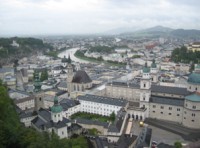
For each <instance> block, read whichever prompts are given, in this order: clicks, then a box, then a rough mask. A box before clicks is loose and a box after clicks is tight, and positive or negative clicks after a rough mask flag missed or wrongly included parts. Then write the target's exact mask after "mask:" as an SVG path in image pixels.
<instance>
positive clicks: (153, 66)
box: [151, 59, 157, 68]
mask: <svg viewBox="0 0 200 148" xmlns="http://www.w3.org/2000/svg"><path fill="white" fill-rule="evenodd" d="M156 67H157V65H156V62H155V59H153V60H152V63H151V68H156Z"/></svg>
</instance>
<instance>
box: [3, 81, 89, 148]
mask: <svg viewBox="0 0 200 148" xmlns="http://www.w3.org/2000/svg"><path fill="white" fill-rule="evenodd" d="M0 141H1V142H0V147H20V148H27V147H28V148H54V147H64V148H87V147H88V143H87V140H86V139H85V138H84V137H83V136H79V137H78V138H74V139H59V137H58V136H57V135H56V134H54V133H53V134H49V133H47V132H38V131H36V130H35V129H32V128H25V127H24V126H23V125H22V124H21V123H20V121H19V117H18V115H17V113H16V111H15V106H14V104H13V101H12V100H11V99H10V98H9V96H8V94H7V88H6V87H5V86H3V84H2V83H1V82H0Z"/></svg>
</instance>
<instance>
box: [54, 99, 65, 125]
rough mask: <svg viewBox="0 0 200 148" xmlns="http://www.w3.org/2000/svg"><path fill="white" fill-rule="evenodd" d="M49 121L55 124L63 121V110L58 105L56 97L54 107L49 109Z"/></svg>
mask: <svg viewBox="0 0 200 148" xmlns="http://www.w3.org/2000/svg"><path fill="white" fill-rule="evenodd" d="M51 120H52V121H53V122H55V123H57V122H58V121H62V120H63V108H62V106H61V105H60V104H59V103H58V97H57V96H55V98H54V105H53V106H52V107H51Z"/></svg>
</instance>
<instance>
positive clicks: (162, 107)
mask: <svg viewBox="0 0 200 148" xmlns="http://www.w3.org/2000/svg"><path fill="white" fill-rule="evenodd" d="M153 108H156V105H153ZM160 109H164V106H160ZM169 110H172V107H169ZM177 111H181V109H180V108H177Z"/></svg>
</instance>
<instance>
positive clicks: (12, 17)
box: [0, 0, 200, 36]
mask: <svg viewBox="0 0 200 148" xmlns="http://www.w3.org/2000/svg"><path fill="white" fill-rule="evenodd" d="M199 4H200V2H199V1H195V0H191V1H186V0H182V1H181V0H176V1H173V0H159V1H156V0H149V1H148V2H147V1H145V0H140V1H139V0H134V1H133V0H126V1H119V0H101V1H100V0H85V1H81V0H74V1H68V0H1V6H0V16H1V17H0V28H1V32H0V35H1V36H2V35H11V36H12V35H13V36H14V35H53V34H62V35H64V34H95V33H105V32H107V31H109V30H113V29H116V28H130V29H132V30H140V29H145V28H150V27H154V26H157V25H162V26H166V27H170V28H174V29H177V28H183V29H200V24H199V23H198V22H200V18H199V16H198V14H199V11H200V10H199V9H198V6H199Z"/></svg>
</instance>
